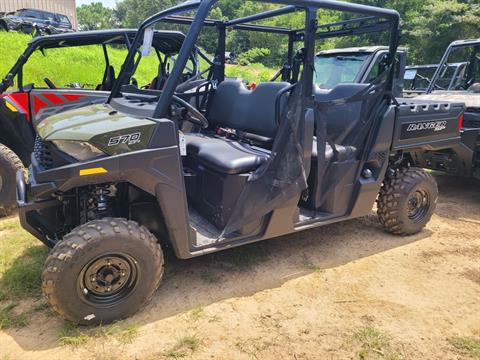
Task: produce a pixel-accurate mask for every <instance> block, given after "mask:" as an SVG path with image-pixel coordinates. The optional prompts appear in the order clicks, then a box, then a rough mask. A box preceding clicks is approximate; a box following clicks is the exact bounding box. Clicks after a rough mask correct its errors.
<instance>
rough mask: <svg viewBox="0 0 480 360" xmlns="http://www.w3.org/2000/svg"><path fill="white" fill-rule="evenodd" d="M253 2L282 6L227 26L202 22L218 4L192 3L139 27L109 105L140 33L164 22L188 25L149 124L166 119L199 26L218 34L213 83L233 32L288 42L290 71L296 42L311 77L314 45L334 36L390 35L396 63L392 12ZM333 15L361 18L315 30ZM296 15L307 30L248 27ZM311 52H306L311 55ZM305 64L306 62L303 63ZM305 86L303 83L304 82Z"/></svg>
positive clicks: (320, 0)
mask: <svg viewBox="0 0 480 360" xmlns="http://www.w3.org/2000/svg"><path fill="white" fill-rule="evenodd" d="M253 1H257V2H264V3H273V4H280V5H287V6H284V7H281V8H278V9H273V10H268V11H265V12H261V13H258V14H254V15H250V16H246V17H243V18H238V19H234V20H229V21H222V20H215V19H209V18H207V16H208V13H209V12H210V9H211V8H212V6H213V5H214V4H215V3H217V2H218V0H191V1H187V2H185V3H182V4H180V5H177V6H174V7H171V8H169V9H166V10H164V11H162V12H159V13H157V14H155V15H153V16H151V17H150V18H148V19H146V20H145V21H144V22H143V23H142V24H141V25H140V27H139V29H138V33H137V35H136V37H135V40H134V42H133V44H132V47H131V48H130V51H129V53H128V55H127V57H126V59H125V63H124V64H125V65H124V66H123V67H122V71H121V72H120V74H119V76H118V79H117V81H116V82H115V85H114V87H113V89H112V92H111V93H110V96H109V99H108V102H109V103H110V102H111V100H112V99H113V98H116V97H120V96H121V94H120V89H121V86H122V84H124V83H125V81H126V80H128V78H127V76H128V77H130V76H132V68H131V66H132V65H133V64H134V57H135V54H136V51H135V50H133V49H137V48H138V47H139V46H140V43H141V42H142V40H143V36H144V33H145V30H146V29H147V28H149V27H152V26H154V25H155V24H156V23H158V22H167V23H175V24H183V25H190V29H189V31H188V33H187V37H186V39H185V41H184V43H183V45H182V49H181V50H180V53H179V55H178V57H177V61H176V63H175V66H174V68H173V70H172V72H171V74H170V77H169V79H168V80H167V83H166V85H165V88H164V89H163V91H162V94H161V95H160V98H159V101H158V104H157V106H156V109H155V111H154V114H153V118H161V117H164V116H166V114H167V113H168V109H169V106H170V103H171V99H172V96H173V95H174V93H175V89H176V86H177V84H178V81H177V80H178V79H179V78H180V76H181V73H182V71H183V68H184V67H185V65H186V63H187V61H188V56H189V54H190V53H191V52H192V50H194V48H195V42H196V40H197V38H198V35H199V33H200V31H201V29H202V28H203V27H204V26H208V27H216V28H217V30H218V33H219V36H218V45H217V51H216V54H215V59H214V61H213V68H214V69H213V72H214V73H213V78H214V79H215V80H217V81H218V82H221V81H223V80H224V77H225V42H226V35H225V34H226V29H227V28H232V29H235V30H247V31H260V32H268V33H274V34H283V35H286V36H288V38H289V46H288V55H287V56H288V60H287V64H288V65H290V66H291V65H292V61H293V56H294V54H293V51H294V43H295V42H298V41H305V43H306V45H307V44H308V46H305V47H306V48H307V50H309V54H307V57H308V56H309V57H311V59H309V60H310V62H311V63H312V66H305V67H304V71H308V72H311V73H312V74H311V75H312V76H313V68H311V67H313V57H314V55H315V40H316V39H326V38H331V37H339V36H353V35H361V34H368V33H373V32H379V31H386V30H390V43H389V57H388V59H387V62H388V64H392V63H393V62H394V59H395V53H396V50H397V47H398V43H399V37H400V27H399V25H400V15H399V14H398V12H397V11H395V10H390V9H383V8H378V7H373V6H367V5H360V4H354V3H347V2H343V1H335V0H253ZM319 9H326V10H337V11H341V12H347V13H357V14H362V15H364V17H362V18H357V19H351V20H345V21H340V22H336V23H332V24H325V25H318V23H317V17H316V15H317V10H319ZM195 10H196V11H197V13H196V16H195V17H188V16H181V15H180V14H185V13H188V12H191V11H195ZM296 11H305V12H306V13H307V15H306V18H307V22H306V27H305V28H304V29H288V28H283V27H273V26H265V25H258V24H253V23H252V22H253V21H258V20H264V19H268V18H271V17H275V16H280V15H286V14H290V13H293V12H296ZM310 48H311V49H310ZM307 61H308V59H307ZM394 72H395V67H394V66H391V71H390V73H389V75H388V80H387V81H388V87H387V88H388V89H390V90H391V89H392V86H393V80H394ZM310 77H311V76H310ZM307 83H308V82H307ZM306 86H307V87H309V89H306V90H307V91H306V92H305V95H307V96H310V95H311V94H312V86H311V84H310V85H306Z"/></svg>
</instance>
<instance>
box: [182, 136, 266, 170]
mask: <svg viewBox="0 0 480 360" xmlns="http://www.w3.org/2000/svg"><path fill="white" fill-rule="evenodd" d="M185 140H186V144H187V154H188V158H189V159H190V160H193V161H194V162H195V163H197V162H198V163H199V164H201V165H203V166H205V167H207V168H209V169H211V170H214V171H217V172H219V173H222V174H229V175H235V174H244V173H249V172H252V171H255V170H256V169H257V168H258V167H259V166H260V165H262V164H263V163H265V162H266V161H267V160H268V158H269V152H268V151H267V150H263V149H260V148H256V147H253V146H250V145H248V144H243V143H240V142H238V141H232V140H228V139H223V138H216V137H214V136H210V135H202V134H188V135H185Z"/></svg>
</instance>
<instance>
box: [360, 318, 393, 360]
mask: <svg viewBox="0 0 480 360" xmlns="http://www.w3.org/2000/svg"><path fill="white" fill-rule="evenodd" d="M352 340H353V341H354V342H356V343H357V344H359V345H360V351H359V352H358V358H359V359H361V360H364V359H385V360H397V359H400V355H399V354H398V353H397V352H396V351H395V350H394V349H393V348H392V346H391V344H390V337H389V336H388V335H386V334H384V333H383V332H381V331H380V330H378V329H376V328H375V327H373V326H365V327H362V328H359V329H357V330H356V331H355V332H354V333H353V335H352Z"/></svg>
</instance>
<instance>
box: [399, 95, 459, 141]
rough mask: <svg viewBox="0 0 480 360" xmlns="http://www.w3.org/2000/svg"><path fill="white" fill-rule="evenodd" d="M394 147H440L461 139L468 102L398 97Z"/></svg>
mask: <svg viewBox="0 0 480 360" xmlns="http://www.w3.org/2000/svg"><path fill="white" fill-rule="evenodd" d="M397 101H398V102H399V104H400V106H399V109H398V118H397V120H396V122H395V132H394V137H393V145H392V148H393V150H440V149H448V148H450V147H452V146H454V145H456V144H458V143H459V142H460V128H459V125H461V124H460V119H461V118H463V113H464V111H465V105H464V104H463V103H458V102H456V103H453V102H448V101H433V100H417V99H397Z"/></svg>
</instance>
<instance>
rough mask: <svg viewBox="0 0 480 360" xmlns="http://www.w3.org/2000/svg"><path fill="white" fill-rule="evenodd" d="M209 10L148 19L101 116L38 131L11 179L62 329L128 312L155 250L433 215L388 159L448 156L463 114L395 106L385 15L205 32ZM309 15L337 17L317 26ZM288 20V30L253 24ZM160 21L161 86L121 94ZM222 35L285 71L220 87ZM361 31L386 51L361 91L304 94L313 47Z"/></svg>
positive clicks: (71, 116) (433, 194) (395, 28)
mask: <svg viewBox="0 0 480 360" xmlns="http://www.w3.org/2000/svg"><path fill="white" fill-rule="evenodd" d="M257 2H262V3H263V2H264V1H257ZM215 3H216V1H215V0H201V1H198V0H197V1H189V2H186V3H184V4H181V5H178V6H176V7H173V8H170V9H167V10H165V11H163V12H161V13H159V14H157V15H154V16H152V17H151V18H149V19H147V20H146V21H145V22H144V23H143V24H142V25H141V27H140V28H139V31H138V34H137V36H136V38H135V40H134V42H133V44H132V46H131V48H130V51H129V54H128V56H127V57H126V59H125V63H124V65H123V67H122V71H121V73H120V74H119V77H118V79H117V81H116V82H115V85H114V87H113V89H112V92H111V94H110V97H109V100H108V102H107V104H105V105H98V104H97V105H92V106H88V107H84V108H82V109H77V110H73V111H70V112H64V113H62V114H57V115H54V116H51V117H49V118H47V119H45V120H44V121H43V122H41V123H40V124H39V125H38V127H37V129H38V134H39V137H40V141H38V142H37V144H36V147H35V151H34V153H33V154H32V165H31V166H30V169H29V170H30V171H29V178H28V180H27V181H26V180H25V179H24V176H23V174H22V173H18V179H17V183H18V184H17V186H18V194H17V196H18V204H19V207H20V218H21V223H22V225H23V227H24V228H25V229H27V230H28V231H29V232H30V233H32V234H33V235H34V236H36V237H37V238H38V239H40V240H41V241H43V242H44V243H45V244H46V245H47V246H49V247H52V248H53V249H52V251H51V253H50V255H49V257H48V258H47V260H46V264H45V269H44V271H43V274H42V279H43V281H42V287H43V292H44V294H45V295H46V297H47V298H48V300H49V302H50V303H51V304H52V306H53V307H54V309H55V310H56V311H57V312H58V313H59V314H60V315H61V316H62V317H64V318H65V319H68V320H70V321H74V322H76V323H80V324H99V323H107V322H110V321H114V320H116V319H120V318H124V317H127V316H129V315H131V314H133V313H134V312H136V311H137V310H138V309H139V308H141V307H142V306H143V305H145V304H146V303H147V302H148V301H149V299H151V298H152V296H153V294H154V292H155V290H156V289H157V287H158V286H159V284H160V282H161V279H162V275H163V266H164V256H163V252H162V247H171V248H172V249H173V252H174V253H175V255H176V256H177V257H179V258H182V259H187V258H191V257H195V256H200V255H204V254H209V253H212V252H215V251H220V250H224V249H229V248H232V247H235V246H240V245H244V244H248V243H252V242H256V241H261V240H265V239H269V238H273V237H277V236H281V235H285V234H290V233H294V232H298V231H302V230H306V229H310V228H313V227H317V226H321V225H326V224H331V223H334V222H339V221H344V220H348V219H352V218H356V217H360V216H364V215H367V214H369V213H370V212H371V210H372V206H373V204H374V203H375V200H377V204H378V205H377V206H378V214H379V218H380V222H381V223H382V224H383V225H384V226H385V228H386V229H387V230H388V231H390V232H392V233H394V234H398V235H409V234H415V233H417V232H419V231H421V229H422V228H423V227H424V226H425V224H426V223H427V222H428V221H429V219H430V217H431V215H432V213H433V211H434V209H435V203H436V200H437V185H436V183H435V181H434V179H433V178H432V177H431V176H430V175H429V174H428V173H426V172H424V171H423V170H421V169H417V168H411V167H409V166H408V163H407V162H405V160H404V158H403V154H404V152H406V151H409V150H411V149H436V148H443V147H449V146H452V144H455V143H457V142H458V140H459V132H458V121H459V118H460V116H461V114H462V112H463V110H464V108H463V105H458V104H451V103H444V102H442V103H434V102H428V101H427V102H423V103H421V104H403V105H399V104H398V103H396V102H395V101H394V99H393V94H392V89H393V86H394V85H393V84H394V76H395V66H394V64H395V54H396V51H397V44H398V37H399V15H398V13H397V12H395V11H393V10H388V9H381V8H376V7H370V6H364V5H357V4H351V3H347V2H340V1H329V0H288V1H284V0H282V1H280V0H278V1H270V3H274V4H284V6H279V7H276V8H275V9H272V10H268V11H266V12H262V13H258V14H254V15H251V16H247V17H244V18H240V19H235V20H228V21H220V20H213V19H209V18H207V15H208V13H209V12H210V9H211V8H212V6H213V5H214V4H215ZM324 11H333V12H338V13H339V15H347V14H348V15H349V18H350V19H349V20H345V21H341V22H338V23H335V24H319V23H318V20H317V19H318V18H319V16H321V14H322V13H323V12H324ZM192 12H193V13H195V17H193V18H190V17H186V16H183V15H182V14H185V13H190V14H191V13H192ZM293 13H296V14H297V15H298V16H302V17H303V18H304V21H305V27H304V28H303V29H300V30H299V29H289V28H285V27H272V26H270V25H260V24H258V23H257V21H259V20H263V19H269V18H272V17H276V16H285V15H288V14H293ZM351 15H354V16H355V17H353V18H352V16H351ZM290 16H291V15H290ZM161 21H163V22H169V23H176V24H183V25H190V27H189V31H188V33H187V35H186V38H185V41H184V42H183V45H182V48H181V50H180V52H179V54H178V56H177V58H176V62H175V65H174V67H173V68H172V70H171V73H170V76H169V77H168V79H167V80H166V83H165V86H164V87H163V88H162V89H161V90H152V89H139V88H137V87H135V86H133V85H124V84H130V81H129V79H130V78H131V77H132V76H133V75H134V69H135V66H136V64H138V62H140V61H142V57H143V56H146V55H147V54H148V53H149V48H150V39H151V32H152V31H153V27H154V26H155V25H157V23H159V22H161ZM204 28H209V29H210V31H214V32H216V33H217V34H218V44H217V50H216V53H215V55H214V61H213V62H212V65H211V66H210V67H209V68H208V69H207V70H206V71H205V72H204V74H205V78H201V77H194V78H192V79H189V80H186V81H183V80H182V74H183V73H184V71H185V66H186V64H187V61H188V59H189V57H190V54H191V52H192V50H193V49H194V48H195V43H196V41H197V38H198V36H199V33H200V31H201V30H202V29H204ZM227 30H229V31H231V30H233V31H260V32H264V33H266V34H269V36H270V34H272V35H271V36H273V34H277V36H284V38H285V39H286V40H288V54H287V56H286V62H285V66H284V67H283V68H282V69H281V70H280V71H279V72H278V74H277V76H275V78H274V79H272V81H270V82H265V83H260V84H259V85H258V86H257V87H256V89H254V90H252V89H248V88H247V87H246V86H245V84H244V83H243V82H242V81H240V80H234V79H226V78H225V53H226V46H225V42H226V41H225V39H226V32H227ZM373 33H378V34H380V35H382V36H381V39H382V40H383V41H384V39H385V36H383V35H385V34H386V35H388V37H389V48H388V52H387V55H386V56H385V57H383V59H382V67H381V69H382V71H381V73H379V74H378V76H377V77H376V78H375V79H373V80H372V81H371V82H369V83H342V84H338V85H337V86H335V87H334V88H332V89H320V88H318V87H317V86H316V85H314V63H315V45H316V43H319V42H321V41H322V40H323V39H329V38H332V37H336V36H360V35H363V34H368V35H369V36H372V34H373ZM193 85H195V86H193ZM183 89H189V90H187V91H184V90H183Z"/></svg>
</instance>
